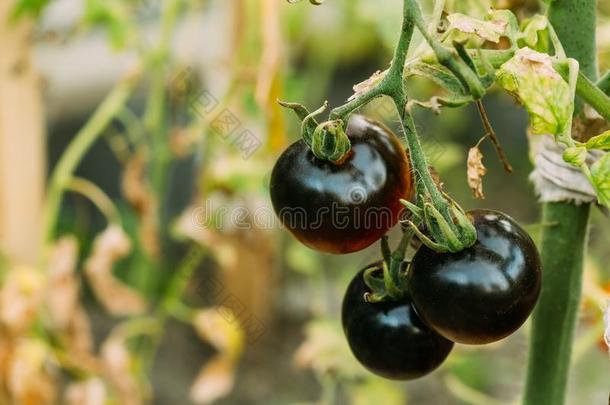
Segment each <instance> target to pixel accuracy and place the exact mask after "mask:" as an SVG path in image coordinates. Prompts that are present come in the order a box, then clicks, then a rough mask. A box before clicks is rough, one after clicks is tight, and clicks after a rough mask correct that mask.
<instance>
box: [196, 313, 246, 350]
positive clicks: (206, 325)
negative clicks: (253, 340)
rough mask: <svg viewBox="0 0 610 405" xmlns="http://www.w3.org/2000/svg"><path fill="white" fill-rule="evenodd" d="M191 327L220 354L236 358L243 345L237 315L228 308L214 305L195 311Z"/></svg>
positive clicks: (242, 336)
mask: <svg viewBox="0 0 610 405" xmlns="http://www.w3.org/2000/svg"><path fill="white" fill-rule="evenodd" d="M193 327H194V328H195V330H196V331H197V334H198V335H199V337H201V338H202V339H203V340H205V341H206V342H208V343H210V344H211V345H212V346H214V348H215V349H216V350H218V351H219V352H220V353H221V354H223V355H225V356H227V357H229V358H232V359H238V358H239V356H241V354H242V351H243V346H244V334H243V331H242V329H241V328H240V326H239V322H238V320H237V317H236V316H235V315H234V314H233V313H232V312H231V310H230V309H229V308H224V307H216V308H210V309H204V310H200V311H198V312H197V314H196V315H195V317H194V318H193Z"/></svg>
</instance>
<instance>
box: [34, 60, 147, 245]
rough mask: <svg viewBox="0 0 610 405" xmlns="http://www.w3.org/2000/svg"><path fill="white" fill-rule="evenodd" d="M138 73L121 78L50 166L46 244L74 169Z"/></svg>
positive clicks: (118, 108)
mask: <svg viewBox="0 0 610 405" xmlns="http://www.w3.org/2000/svg"><path fill="white" fill-rule="evenodd" d="M139 77H140V74H139V72H138V73H137V74H133V75H130V76H129V77H127V78H125V79H124V80H122V81H121V82H120V83H119V84H118V85H117V86H116V87H115V88H114V89H113V90H112V91H111V92H110V93H109V94H108V95H107V96H106V98H105V99H104V101H103V102H102V104H100V106H99V107H98V108H97V110H96V111H95V113H93V116H91V118H90V119H89V121H87V123H86V124H85V126H84V127H83V128H81V130H80V131H78V133H77V134H76V135H75V136H74V138H73V140H72V141H71V142H70V144H69V145H68V148H67V149H66V150H65V152H64V153H63V154H62V156H61V158H60V160H59V162H58V163H57V165H56V166H55V168H54V169H53V173H52V174H51V179H50V181H49V188H48V191H47V197H46V200H45V204H44V207H43V216H44V224H43V237H44V238H43V241H44V244H45V245H47V244H48V243H50V241H51V239H52V237H53V232H54V231H55V226H56V224H57V219H58V216H59V210H60V207H61V202H62V197H63V192H64V190H65V188H66V186H67V185H68V182H69V181H70V179H71V178H72V176H73V174H74V171H75V170H76V168H77V167H78V165H79V163H80V162H81V160H82V159H83V157H84V156H85V154H86V153H87V151H88V150H89V148H90V147H91V145H93V143H94V142H95V141H96V140H97V139H98V137H99V136H100V135H101V134H102V132H103V131H104V129H106V127H107V126H108V124H109V123H110V121H111V120H112V119H113V118H114V117H115V116H116V114H118V112H119V111H121V109H122V108H123V107H124V106H125V104H126V103H127V100H128V99H129V97H130V96H131V93H132V92H133V90H134V88H135V86H136V84H137V83H138V81H139V80H138V79H139Z"/></svg>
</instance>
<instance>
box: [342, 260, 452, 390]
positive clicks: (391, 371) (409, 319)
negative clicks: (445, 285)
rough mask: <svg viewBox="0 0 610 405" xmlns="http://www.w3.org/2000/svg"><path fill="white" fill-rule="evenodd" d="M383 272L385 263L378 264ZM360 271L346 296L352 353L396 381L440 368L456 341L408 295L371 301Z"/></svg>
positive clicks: (345, 324) (345, 317) (345, 325)
mask: <svg viewBox="0 0 610 405" xmlns="http://www.w3.org/2000/svg"><path fill="white" fill-rule="evenodd" d="M377 266H378V267H379V271H381V267H380V266H381V264H377ZM363 273H364V271H360V272H359V273H358V274H357V275H356V277H354V279H353V280H352V282H351V283H350V285H349V287H348V288H347V291H346V292H345V298H344V299H343V308H342V314H341V318H342V322H343V330H344V332H345V336H346V337H347V341H348V343H349V346H350V348H351V350H352V353H353V354H354V356H355V357H356V359H358V361H359V362H360V363H361V364H362V365H363V366H364V367H366V368H367V369H368V370H369V371H371V372H373V373H375V374H377V375H380V376H382V377H385V378H390V379H394V380H411V379H414V378H418V377H421V376H423V375H425V374H428V373H430V372H431V371H433V370H434V369H436V368H437V367H438V366H439V365H440V364H441V363H442V362H443V361H444V360H445V359H446V358H447V356H448V355H449V352H451V349H452V348H453V342H451V341H449V340H447V339H445V338H444V337H442V336H440V335H439V334H437V333H436V332H434V331H432V330H431V329H430V328H428V327H427V326H426V325H425V324H424V323H423V322H422V320H421V319H420V318H419V316H418V315H417V313H416V312H415V309H414V308H413V306H412V305H411V301H410V300H409V299H408V298H405V299H402V300H400V301H384V302H379V303H374V304H373V303H368V302H366V301H364V293H366V292H369V289H368V287H367V285H366V284H365V282H364V280H363V277H362V275H363Z"/></svg>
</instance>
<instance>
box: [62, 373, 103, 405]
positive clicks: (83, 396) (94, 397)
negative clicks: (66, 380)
mask: <svg viewBox="0 0 610 405" xmlns="http://www.w3.org/2000/svg"><path fill="white" fill-rule="evenodd" d="M106 399H107V392H106V385H105V384H104V382H103V381H102V380H101V379H99V378H88V379H86V380H84V381H80V382H77V383H72V384H69V385H68V387H67V388H66V394H65V401H64V403H65V404H66V405H104V404H105V403H106Z"/></svg>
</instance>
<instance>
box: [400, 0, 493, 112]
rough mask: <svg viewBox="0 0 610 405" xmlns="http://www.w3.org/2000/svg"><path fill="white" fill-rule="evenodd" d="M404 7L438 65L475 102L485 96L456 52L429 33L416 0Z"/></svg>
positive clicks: (473, 73)
mask: <svg viewBox="0 0 610 405" xmlns="http://www.w3.org/2000/svg"><path fill="white" fill-rule="evenodd" d="M406 7H407V8H409V10H410V12H411V16H410V18H411V19H412V20H413V22H414V23H415V25H416V26H417V28H418V29H419V31H420V32H421V33H422V35H423V37H424V39H425V40H426V42H428V44H429V45H430V47H431V48H432V50H433V51H434V53H435V55H436V58H437V59H438V61H439V63H440V64H441V65H443V66H445V67H446V68H448V69H449V70H451V71H452V72H453V74H454V75H455V76H456V77H457V78H458V79H459V80H460V81H461V82H462V84H463V85H464V87H465V88H466V89H467V90H468V92H469V93H470V94H471V95H472V97H473V98H474V99H475V100H478V99H480V98H481V97H483V96H484V95H485V87H484V86H483V84H482V83H481V81H480V80H479V78H478V77H477V74H476V73H475V72H474V71H473V70H472V69H470V67H468V65H467V64H466V62H464V60H462V59H460V57H459V55H458V54H457V52H455V51H454V50H452V49H449V48H446V47H445V46H444V45H443V44H442V43H441V42H440V41H439V40H438V39H436V37H435V36H434V35H432V34H431V33H430V32H429V29H428V26H427V25H426V22H425V21H424V18H423V16H422V11H421V7H420V6H419V3H418V2H417V0H408V2H407V5H406Z"/></svg>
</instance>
